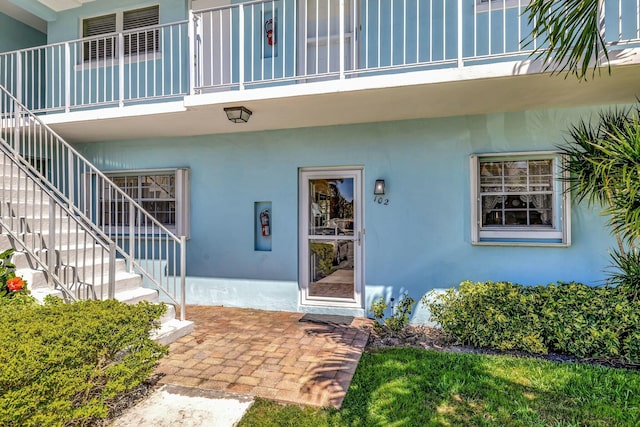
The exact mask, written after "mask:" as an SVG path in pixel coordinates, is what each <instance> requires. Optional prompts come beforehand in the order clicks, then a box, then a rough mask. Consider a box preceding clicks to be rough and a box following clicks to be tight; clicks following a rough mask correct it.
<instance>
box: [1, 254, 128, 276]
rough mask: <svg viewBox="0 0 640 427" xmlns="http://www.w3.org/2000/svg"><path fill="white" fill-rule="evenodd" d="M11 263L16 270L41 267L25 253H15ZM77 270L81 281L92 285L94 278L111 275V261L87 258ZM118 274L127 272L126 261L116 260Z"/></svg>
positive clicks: (44, 260)
mask: <svg viewBox="0 0 640 427" xmlns="http://www.w3.org/2000/svg"><path fill="white" fill-rule="evenodd" d="M40 259H41V260H42V261H43V262H46V257H45V256H42V257H40ZM11 262H12V263H13V264H15V266H16V268H34V269H37V268H38V267H39V266H38V264H37V263H36V261H35V260H33V259H32V258H31V257H30V256H29V255H28V254H27V253H25V252H18V251H17V252H15V253H14V254H13V257H12V259H11ZM75 267H76V269H77V273H78V275H79V277H80V278H81V279H84V278H86V280H85V281H88V282H90V283H92V282H93V280H92V278H100V277H103V276H107V275H108V274H109V259H108V258H97V259H94V260H92V259H90V258H89V257H87V260H86V262H81V263H79V265H75ZM115 269H116V274H117V273H119V272H125V271H126V270H127V265H126V262H125V260H124V259H120V258H118V259H116V266H115Z"/></svg>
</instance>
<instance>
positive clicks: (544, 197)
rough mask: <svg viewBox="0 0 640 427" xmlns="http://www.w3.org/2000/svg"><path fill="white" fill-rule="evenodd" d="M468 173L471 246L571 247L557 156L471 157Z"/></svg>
mask: <svg viewBox="0 0 640 427" xmlns="http://www.w3.org/2000/svg"><path fill="white" fill-rule="evenodd" d="M471 170H472V176H471V179H472V183H471V184H472V185H471V188H472V197H473V204H472V206H473V207H472V211H473V212H472V215H473V218H472V221H473V224H472V230H473V236H472V242H473V243H491V244H500V243H502V244H506V243H509V244H514V243H515V244H562V245H568V244H569V243H570V236H569V229H570V227H569V219H570V214H569V209H570V207H569V196H568V194H566V192H565V188H564V187H565V185H564V182H563V180H561V179H560V177H561V174H562V166H561V158H560V157H559V156H558V155H557V154H554V153H541V154H524V155H521V154H510V155H474V156H471Z"/></svg>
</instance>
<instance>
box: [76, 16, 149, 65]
mask: <svg viewBox="0 0 640 427" xmlns="http://www.w3.org/2000/svg"><path fill="white" fill-rule="evenodd" d="M159 23H160V7H159V6H157V5H156V6H149V7H144V8H141V9H134V10H127V11H119V12H116V13H111V14H108V15H103V16H96V17H92V18H86V19H83V20H82V37H83V38H86V37H91V38H92V39H91V40H89V41H86V42H84V44H83V60H84V62H89V61H96V60H105V59H112V60H113V59H116V58H117V57H118V37H117V36H116V35H115V34H114V33H118V32H125V34H124V55H125V56H132V55H140V54H149V53H156V52H159V51H160V30H159V29H157V28H155V29H149V30H146V31H144V30H143V31H135V30H138V29H142V28H145V27H151V26H154V25H158V24H159ZM103 34H104V35H105V37H98V36H100V35H103Z"/></svg>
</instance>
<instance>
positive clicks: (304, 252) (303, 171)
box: [298, 166, 365, 309]
mask: <svg viewBox="0 0 640 427" xmlns="http://www.w3.org/2000/svg"><path fill="white" fill-rule="evenodd" d="M323 178H353V186H354V188H353V200H354V215H353V216H354V218H353V252H354V253H353V258H354V259H353V274H354V290H353V291H354V298H353V299H346V298H331V297H313V296H309V240H310V239H309V233H308V231H309V230H308V218H309V180H311V179H323ZM298 188H299V195H298V248H299V251H298V262H299V264H298V265H299V268H298V290H299V294H300V300H299V301H300V305H303V306H321V307H333V308H357V309H361V308H364V306H363V302H364V283H365V281H364V236H365V229H364V200H363V194H364V167H363V166H333V167H309V168H300V169H299V172H298Z"/></svg>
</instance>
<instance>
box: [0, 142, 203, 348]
mask: <svg viewBox="0 0 640 427" xmlns="http://www.w3.org/2000/svg"><path fill="white" fill-rule="evenodd" d="M16 171H17V167H16V166H15V165H14V164H12V160H11V159H10V158H9V157H8V156H7V155H5V154H4V153H0V252H2V251H4V250H6V249H9V248H13V249H14V250H15V253H14V254H13V257H12V262H13V263H14V264H15V265H16V270H17V271H16V274H17V275H19V276H21V277H23V278H24V279H25V280H27V283H28V287H29V289H30V291H31V293H32V295H33V296H34V297H35V298H36V299H38V300H40V301H42V300H43V299H44V297H45V296H46V295H55V296H59V297H64V292H63V291H62V290H61V289H59V287H58V289H56V287H55V285H54V284H53V283H54V282H53V281H52V280H49V278H48V273H47V271H46V270H47V268H45V267H49V269H51V267H53V269H52V270H53V273H54V274H55V275H56V276H57V277H58V278H59V280H60V282H62V284H63V285H64V286H65V287H66V289H68V290H69V293H70V294H71V295H73V297H74V298H76V299H106V298H108V295H109V278H110V277H115V287H114V288H115V299H117V300H119V301H122V302H125V303H129V304H135V303H137V302H140V301H149V302H154V303H159V293H158V290H156V289H150V288H147V287H143V286H142V284H143V280H142V276H141V275H140V274H137V273H136V272H132V271H130V269H129V267H128V265H127V263H126V261H125V260H124V259H117V258H115V259H114V257H110V255H109V248H108V247H106V245H105V242H104V241H101V240H100V239H97V238H96V237H94V236H92V235H91V233H88V232H87V231H85V230H84V229H83V227H82V224H83V221H85V220H84V219H83V218H81V217H79V216H77V215H74V214H70V211H68V210H66V209H65V208H64V207H63V206H62V205H60V204H58V202H57V201H56V200H55V199H54V198H52V197H51V196H50V195H48V194H46V193H45V191H43V190H42V189H41V188H40V187H39V186H38V185H37V184H36V182H35V181H34V179H33V178H31V177H30V176H29V175H27V174H25V173H16ZM52 203H53V206H52V205H51V204H52ZM51 233H53V235H52V234H51ZM38 261H40V262H38ZM110 263H113V264H114V265H110ZM110 269H112V270H111V271H110ZM192 331H193V322H190V321H180V320H179V319H177V318H176V308H175V306H174V305H171V304H167V312H166V314H165V315H164V316H163V317H162V319H161V327H160V329H159V330H157V331H155V333H154V336H153V338H154V339H155V340H156V341H158V342H160V343H163V344H169V343H171V342H173V341H175V340H177V339H178V338H180V337H182V336H184V335H187V334H189V333H191V332H192Z"/></svg>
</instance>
